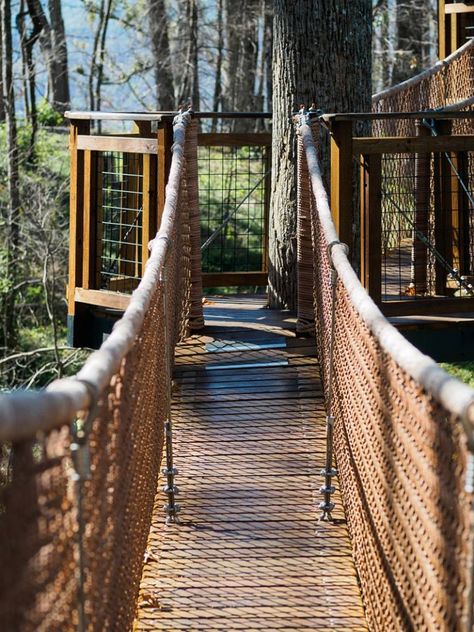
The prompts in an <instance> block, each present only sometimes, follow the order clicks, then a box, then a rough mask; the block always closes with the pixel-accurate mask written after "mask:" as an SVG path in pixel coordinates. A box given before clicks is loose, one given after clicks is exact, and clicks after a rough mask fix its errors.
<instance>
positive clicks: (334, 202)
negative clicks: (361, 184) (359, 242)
mask: <svg viewBox="0 0 474 632" xmlns="http://www.w3.org/2000/svg"><path fill="white" fill-rule="evenodd" d="M353 151H354V150H353V139H352V122H351V121H336V122H335V123H334V124H333V125H332V128H331V210H332V216H333V220H334V224H335V225H336V231H337V234H338V235H339V239H340V240H341V241H342V242H343V243H345V244H347V245H348V246H349V248H351V247H352V203H353V187H352V173H353V161H352V158H353ZM360 153H362V152H360Z"/></svg>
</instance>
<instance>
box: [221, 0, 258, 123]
mask: <svg viewBox="0 0 474 632" xmlns="http://www.w3.org/2000/svg"><path fill="white" fill-rule="evenodd" d="M260 13H261V5H260V0H243V2H242V3H241V4H239V3H236V2H233V0H225V25H226V26H225V30H226V48H227V55H226V60H225V65H224V68H225V81H224V95H223V104H224V109H225V110H226V111H227V112H249V111H253V110H254V109H255V101H256V99H255V94H256V92H255V88H256V85H255V84H256V77H257V72H258V71H257V65H258V57H259V55H258V34H259V28H258V27H259V17H260ZM235 123H236V124H235V125H234V128H233V129H234V130H237V129H238V130H239V131H244V128H245V127H246V125H248V122H246V121H242V120H241V121H238V123H237V122H235Z"/></svg>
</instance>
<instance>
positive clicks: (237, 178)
mask: <svg viewBox="0 0 474 632" xmlns="http://www.w3.org/2000/svg"><path fill="white" fill-rule="evenodd" d="M228 136H229V135H228ZM269 152H270V149H269V148H268V147H266V146H262V145H260V146H258V145H245V146H228V145H227V146H218V145H201V146H200V147H199V148H198V170H199V206H200V209H201V241H202V246H203V250H202V269H203V272H248V271H260V270H266V217H267V206H268V205H267V198H268V175H269V174H268V165H269Z"/></svg>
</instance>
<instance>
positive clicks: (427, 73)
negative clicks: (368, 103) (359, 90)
mask: <svg viewBox="0 0 474 632" xmlns="http://www.w3.org/2000/svg"><path fill="white" fill-rule="evenodd" d="M473 47H474V39H470V40H468V41H467V42H466V43H465V44H463V45H462V46H460V47H459V48H458V49H457V50H455V51H454V52H452V53H451V54H450V55H448V56H447V57H445V58H444V59H441V60H439V61H437V62H436V63H435V64H434V65H433V66H431V68H427V69H426V70H423V71H422V72H420V73H419V74H417V75H415V76H414V77H410V78H409V79H406V80H405V81H402V82H401V83H399V84H397V85H395V86H391V87H389V88H385V89H384V90H381V91H380V92H377V93H376V94H374V95H372V106H376V104H377V103H378V102H379V101H382V100H383V99H387V98H388V97H392V96H394V95H395V94H398V93H399V92H404V91H405V90H407V88H413V87H414V86H416V85H417V84H419V83H421V82H422V81H423V80H424V79H428V78H429V77H431V76H432V75H435V74H437V73H438V72H441V71H442V70H444V69H445V68H446V67H448V66H449V65H450V64H451V63H452V62H453V61H456V60H457V59H458V58H459V57H461V56H462V55H464V53H466V52H467V51H469V50H470V49H471V48H473Z"/></svg>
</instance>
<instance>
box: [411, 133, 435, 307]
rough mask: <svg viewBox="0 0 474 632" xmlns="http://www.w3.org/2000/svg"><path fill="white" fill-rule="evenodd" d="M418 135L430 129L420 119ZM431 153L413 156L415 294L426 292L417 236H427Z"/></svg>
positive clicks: (423, 254)
mask: <svg viewBox="0 0 474 632" xmlns="http://www.w3.org/2000/svg"><path fill="white" fill-rule="evenodd" d="M416 131H417V135H418V136H422V137H425V136H429V135H430V134H431V132H430V130H429V129H428V128H427V127H426V125H423V124H422V122H421V121H417V123H416ZM430 175H431V155H430V154H429V153H428V154H425V153H419V154H416V156H415V234H414V236H413V246H412V255H413V256H412V259H413V282H414V285H415V294H417V295H419V294H421V295H423V294H426V292H427V289H428V286H427V274H428V269H427V268H428V249H427V247H426V244H425V243H423V241H422V240H421V239H420V238H419V237H417V234H418V235H420V236H421V235H424V236H425V237H426V238H428V237H429V216H430V210H431V208H430V207H431V202H430V197H431V188H430Z"/></svg>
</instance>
